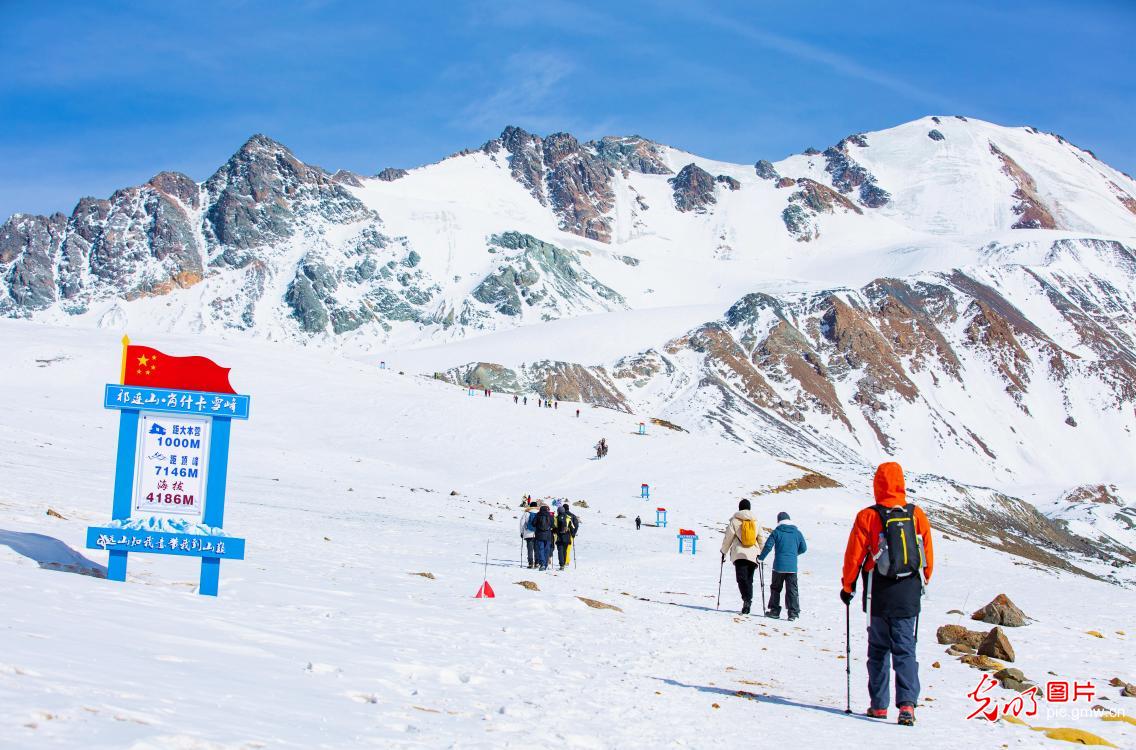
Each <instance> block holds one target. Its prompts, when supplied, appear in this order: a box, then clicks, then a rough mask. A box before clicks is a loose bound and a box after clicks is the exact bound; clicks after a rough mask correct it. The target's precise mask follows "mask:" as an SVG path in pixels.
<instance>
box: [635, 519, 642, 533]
mask: <svg viewBox="0 0 1136 750" xmlns="http://www.w3.org/2000/svg"><path fill="white" fill-rule="evenodd" d="M642 525H643V519H642V518H640V517H639V516H635V530H636V531H638V530H639V527H641V526H642Z"/></svg>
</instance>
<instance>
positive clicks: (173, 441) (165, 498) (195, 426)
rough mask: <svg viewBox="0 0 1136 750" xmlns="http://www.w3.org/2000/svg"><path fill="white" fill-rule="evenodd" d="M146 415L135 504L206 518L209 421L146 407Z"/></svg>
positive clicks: (141, 422)
mask: <svg viewBox="0 0 1136 750" xmlns="http://www.w3.org/2000/svg"><path fill="white" fill-rule="evenodd" d="M141 417H142V418H141V419H139V420H138V421H139V428H138V431H139V435H138V446H139V448H138V462H137V480H136V482H135V485H134V509H135V510H136V511H139V512H140V513H145V514H160V515H166V514H173V515H177V516H182V517H188V518H190V519H193V520H200V519H201V517H202V515H203V514H204V513H205V466H206V464H207V463H208V459H209V424H210V422H209V420H208V419H197V418H194V417H183V416H180V415H175V414H170V415H165V414H153V413H145V412H144V413H143V414H142V415H141Z"/></svg>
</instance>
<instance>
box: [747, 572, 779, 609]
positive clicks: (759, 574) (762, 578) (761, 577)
mask: <svg viewBox="0 0 1136 750" xmlns="http://www.w3.org/2000/svg"><path fill="white" fill-rule="evenodd" d="M757 579H758V580H759V581H760V582H761V614H763V615H764V614H765V613H766V612H768V611H769V610H768V609H766V607H765V563H763V562H760V561H758V563H757ZM750 580H751V581H752V580H753V579H752V578H751V579H750ZM750 586H751V590H752V586H753V584H750ZM777 603H778V605H780V603H781V598H780V597H778V598H777Z"/></svg>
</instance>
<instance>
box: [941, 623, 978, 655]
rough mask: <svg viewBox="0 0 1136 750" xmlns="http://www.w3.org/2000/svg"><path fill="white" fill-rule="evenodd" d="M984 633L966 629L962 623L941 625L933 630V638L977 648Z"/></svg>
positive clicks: (944, 642) (946, 642)
mask: <svg viewBox="0 0 1136 750" xmlns="http://www.w3.org/2000/svg"><path fill="white" fill-rule="evenodd" d="M985 637H986V635H985V633H980V632H978V631H976V630H967V629H966V628H965V627H963V626H962V625H943V626H942V627H940V628H939V629H938V630H936V631H935V638H936V640H938V641H939V643H942V644H962V645H966V646H969V647H970V648H971V649H977V648H978V646H979V644H981V643H982V639H983V638H985Z"/></svg>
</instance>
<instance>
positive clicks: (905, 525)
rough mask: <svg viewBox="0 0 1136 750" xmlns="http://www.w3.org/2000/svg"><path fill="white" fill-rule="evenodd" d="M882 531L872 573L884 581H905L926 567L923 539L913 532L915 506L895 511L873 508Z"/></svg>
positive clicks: (878, 506) (879, 507)
mask: <svg viewBox="0 0 1136 750" xmlns="http://www.w3.org/2000/svg"><path fill="white" fill-rule="evenodd" d="M874 507H875V511H876V513H877V514H879V517H880V524H881V526H882V528H883V530H882V531H881V532H880V539H879V552H877V553H876V556H875V558H874V559H875V561H876V571H877V572H878V573H879V574H880V575H882V576H883V577H885V578H906V577H908V576H910V575H913V574H915V573H920V572H921V571H922V570H923V568H925V567H926V565H927V559H926V557H925V556H924V554H923V538H922V537H920V536H919V534H918V533H917V532H916V531H915V506H914V505H912V504H911V503H908V504H907V505H904V506H901V507H898V508H889V507H886V506H884V505H876V506H874Z"/></svg>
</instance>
